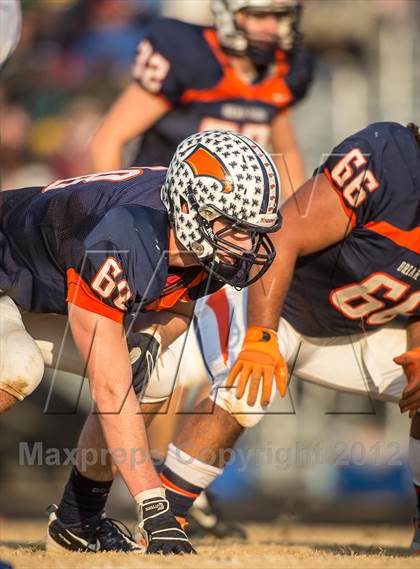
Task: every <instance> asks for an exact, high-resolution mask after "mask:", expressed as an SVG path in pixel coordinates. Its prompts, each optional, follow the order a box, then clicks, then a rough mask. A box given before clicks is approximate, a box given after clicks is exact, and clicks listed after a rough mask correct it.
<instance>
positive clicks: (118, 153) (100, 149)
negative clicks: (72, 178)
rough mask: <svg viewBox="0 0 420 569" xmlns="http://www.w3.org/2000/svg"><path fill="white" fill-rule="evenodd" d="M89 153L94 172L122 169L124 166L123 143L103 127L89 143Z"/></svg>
mask: <svg viewBox="0 0 420 569" xmlns="http://www.w3.org/2000/svg"><path fill="white" fill-rule="evenodd" d="M89 153H90V164H91V170H92V172H106V171H109V170H120V169H121V168H122V167H123V164H122V145H121V144H119V143H118V142H117V141H116V140H115V139H114V138H113V137H112V135H107V134H106V131H105V130H102V129H101V127H100V128H99V130H98V131H97V133H96V134H95V135H94V137H93V139H92V141H91V143H90V145H89Z"/></svg>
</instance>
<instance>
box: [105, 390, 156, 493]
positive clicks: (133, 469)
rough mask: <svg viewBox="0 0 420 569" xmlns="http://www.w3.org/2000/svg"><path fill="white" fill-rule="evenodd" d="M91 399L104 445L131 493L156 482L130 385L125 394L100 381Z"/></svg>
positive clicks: (145, 435) (143, 426)
mask: <svg viewBox="0 0 420 569" xmlns="http://www.w3.org/2000/svg"><path fill="white" fill-rule="evenodd" d="M114 384H115V382H114ZM95 402H96V405H97V408H98V410H99V413H100V415H99V418H100V422H101V425H102V429H103V432H104V436H105V440H106V442H107V445H108V449H109V451H110V453H111V455H112V457H113V460H114V463H115V464H116V465H117V466H118V469H119V471H120V473H121V476H122V477H123V480H124V482H125V483H126V485H127V487H128V489H129V491H130V493H131V494H132V496H135V495H136V494H138V493H139V492H143V491H144V490H149V489H151V488H157V487H158V486H160V481H159V477H158V475H157V472H156V469H155V467H154V466H153V463H152V460H151V457H150V451H149V445H148V440H147V434H146V428H145V425H144V422H143V419H142V417H141V415H139V414H138V411H139V406H138V401H137V399H136V396H135V393H134V390H133V389H132V388H131V387H130V388H129V392H128V395H127V397H126V398H125V394H124V393H123V392H122V391H121V390H120V389H118V388H117V389H114V388H113V387H112V386H110V385H109V384H108V385H107V384H104V385H101V387H100V389H97V394H96V397H95ZM122 402H123V405H122ZM121 405H122V408H121ZM120 408H121V410H120ZM101 410H104V412H102V413H101ZM106 410H109V411H108V412H107V411H106Z"/></svg>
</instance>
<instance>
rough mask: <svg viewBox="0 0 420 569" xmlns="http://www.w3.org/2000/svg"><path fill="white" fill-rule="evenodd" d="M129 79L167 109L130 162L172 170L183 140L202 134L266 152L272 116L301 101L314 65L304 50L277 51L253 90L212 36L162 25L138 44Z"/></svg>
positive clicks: (181, 25) (166, 23) (164, 22)
mask: <svg viewBox="0 0 420 569" xmlns="http://www.w3.org/2000/svg"><path fill="white" fill-rule="evenodd" d="M133 77H134V79H135V80H136V81H138V83H139V84H140V85H141V86H142V87H143V88H144V89H146V90H147V91H149V92H150V93H153V94H155V95H159V96H161V97H163V98H164V99H165V100H166V101H167V103H168V113H167V114H166V115H165V116H164V117H163V118H161V119H160V120H159V121H158V122H157V123H156V124H154V125H153V126H152V127H151V128H150V129H149V130H148V131H147V132H146V133H145V134H144V137H143V142H142V146H141V150H140V154H139V156H138V157H137V158H136V161H135V162H136V164H145V165H155V164H169V162H170V160H171V158H172V155H173V153H174V152H175V149H176V147H177V145H178V144H179V143H180V142H181V140H182V139H184V138H185V137H187V136H189V135H190V134H192V133H193V132H198V131H201V130H207V129H221V130H225V129H226V130H234V131H237V132H241V133H242V134H244V135H246V136H249V137H250V138H253V139H254V140H256V141H257V142H258V143H259V144H261V146H263V147H265V148H266V147H267V145H268V142H269V137H270V125H271V122H272V120H273V118H274V117H275V115H276V114H277V113H278V112H280V111H284V110H285V109H287V108H288V107H290V106H291V105H293V104H294V103H295V102H297V101H298V100H300V99H301V98H302V97H303V96H304V95H305V93H306V90H307V88H308V86H309V84H310V82H311V80H312V59H311V58H310V56H309V55H308V53H307V52H306V50H305V49H304V48H303V47H298V48H296V49H295V50H293V51H291V52H289V53H287V54H286V52H284V51H280V50H279V51H278V52H277V54H276V62H275V64H274V65H273V69H272V70H270V72H269V73H268V74H267V75H266V76H265V77H263V78H261V79H259V80H258V81H257V82H255V83H254V84H250V83H247V82H246V81H244V80H242V79H241V78H240V77H239V75H237V73H236V72H235V70H234V69H233V68H232V67H231V65H230V64H229V60H228V57H227V56H226V54H225V53H224V52H223V51H222V49H221V47H220V45H219V42H218V39H217V36H216V32H215V30H214V29H212V28H204V27H202V26H196V25H193V24H187V23H184V22H179V21H177V20H171V19H165V18H162V19H159V20H157V21H156V23H155V24H154V25H153V26H151V28H150V29H149V33H148V35H147V36H146V38H145V39H144V40H143V41H142V42H141V43H140V45H139V48H138V55H137V59H136V62H135V64H134V67H133Z"/></svg>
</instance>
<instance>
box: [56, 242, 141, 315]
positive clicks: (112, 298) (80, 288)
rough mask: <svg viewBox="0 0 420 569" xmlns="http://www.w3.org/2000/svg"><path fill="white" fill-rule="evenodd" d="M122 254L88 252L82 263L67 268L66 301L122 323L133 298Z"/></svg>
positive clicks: (109, 251)
mask: <svg viewBox="0 0 420 569" xmlns="http://www.w3.org/2000/svg"><path fill="white" fill-rule="evenodd" d="M124 261H127V260H126V259H125V260H124V259H123V258H122V257H121V254H118V253H116V252H112V251H111V250H110V248H109V246H108V252H107V253H103V252H100V251H89V252H85V256H84V259H83V260H82V262H80V263H74V265H75V266H74V267H69V268H68V269H67V271H66V272H67V299H66V300H67V302H70V303H72V304H75V305H76V306H79V307H80V308H84V309H85V310H88V311H89V312H94V313H96V314H100V315H101V316H105V317H106V318H110V319H111V320H114V321H115V322H119V323H122V322H123V319H124V315H125V314H126V312H127V304H128V303H129V301H130V298H131V297H132V293H131V289H130V285H129V284H128V278H127V274H126V271H125V269H124V267H125V263H124Z"/></svg>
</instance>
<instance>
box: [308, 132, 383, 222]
mask: <svg viewBox="0 0 420 569" xmlns="http://www.w3.org/2000/svg"><path fill="white" fill-rule="evenodd" d="M380 167H381V165H380V156H379V155H378V152H375V149H374V148H372V145H371V144H370V143H369V142H368V141H367V140H366V139H365V138H364V137H363V136H357V135H355V136H352V137H349V138H347V139H345V140H344V141H343V142H342V143H340V144H339V145H338V146H336V147H335V148H334V149H333V150H332V151H331V153H330V154H329V156H328V158H327V159H326V160H325V162H324V163H323V164H322V165H321V166H320V167H319V168H317V169H316V170H315V172H314V175H316V174H320V173H323V174H324V175H325V176H326V177H327V179H328V181H329V183H330V185H331V187H332V189H333V190H334V191H335V192H336V193H337V196H338V198H339V200H340V202H341V205H342V207H343V209H344V211H345V213H346V215H347V216H348V217H349V219H350V221H351V224H352V226H353V227H356V226H357V225H366V224H367V223H369V222H370V221H374V220H375V219H377V218H378V216H380V214H381V212H382V211H383V209H384V207H385V206H386V204H387V200H388V197H389V196H387V188H386V184H381V171H380Z"/></svg>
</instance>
